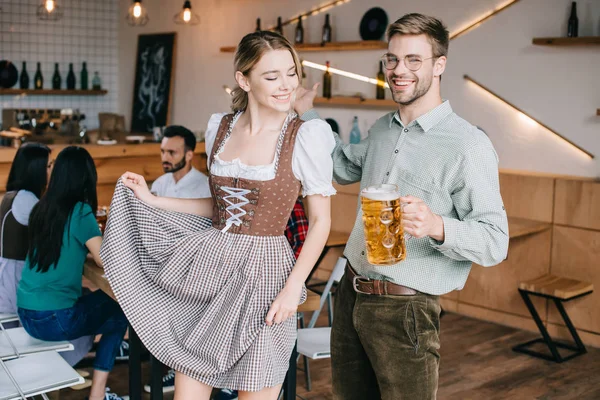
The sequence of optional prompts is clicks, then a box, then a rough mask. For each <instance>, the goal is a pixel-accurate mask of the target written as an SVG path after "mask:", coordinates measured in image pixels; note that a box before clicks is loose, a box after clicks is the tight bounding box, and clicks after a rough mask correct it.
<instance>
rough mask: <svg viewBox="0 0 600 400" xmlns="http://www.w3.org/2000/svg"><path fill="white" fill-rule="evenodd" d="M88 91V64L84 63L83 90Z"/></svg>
mask: <svg viewBox="0 0 600 400" xmlns="http://www.w3.org/2000/svg"><path fill="white" fill-rule="evenodd" d="M87 89H88V72H87V65H86V62H85V61H84V62H83V67H82V68H81V90H87Z"/></svg>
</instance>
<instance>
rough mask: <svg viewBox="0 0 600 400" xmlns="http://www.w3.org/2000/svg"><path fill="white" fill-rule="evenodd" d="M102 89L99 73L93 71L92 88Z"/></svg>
mask: <svg viewBox="0 0 600 400" xmlns="http://www.w3.org/2000/svg"><path fill="white" fill-rule="evenodd" d="M101 89H102V81H101V80H100V75H98V71H96V72H94V77H93V78H92V90H101Z"/></svg>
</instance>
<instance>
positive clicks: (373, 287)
mask: <svg viewBox="0 0 600 400" xmlns="http://www.w3.org/2000/svg"><path fill="white" fill-rule="evenodd" d="M346 272H347V274H346V276H347V277H348V279H350V282H352V287H353V288H354V291H355V292H356V293H361V294H374V295H378V296H381V295H392V296H414V295H416V294H417V293H419V292H417V291H416V290H414V289H411V288H408V287H406V286H402V285H397V284H395V283H393V282H389V281H380V280H378V279H369V278H367V277H365V276H360V275H358V274H357V273H356V272H354V270H353V269H352V266H351V265H350V263H348V264H347V265H346Z"/></svg>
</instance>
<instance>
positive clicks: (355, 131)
mask: <svg viewBox="0 0 600 400" xmlns="http://www.w3.org/2000/svg"><path fill="white" fill-rule="evenodd" d="M350 143H352V144H356V143H360V129H359V128H358V117H357V116H354V119H353V120H352V130H350Z"/></svg>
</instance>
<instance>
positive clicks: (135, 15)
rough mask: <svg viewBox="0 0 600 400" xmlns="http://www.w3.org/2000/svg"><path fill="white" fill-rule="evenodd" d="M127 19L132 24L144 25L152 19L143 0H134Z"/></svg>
mask: <svg viewBox="0 0 600 400" xmlns="http://www.w3.org/2000/svg"><path fill="white" fill-rule="evenodd" d="M125 19H126V20H127V23H128V24H129V25H131V26H144V25H146V24H147V23H148V21H149V20H150V18H148V10H146V7H144V6H142V0H133V4H132V5H131V7H129V10H128V11H127V16H126V17H125Z"/></svg>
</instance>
